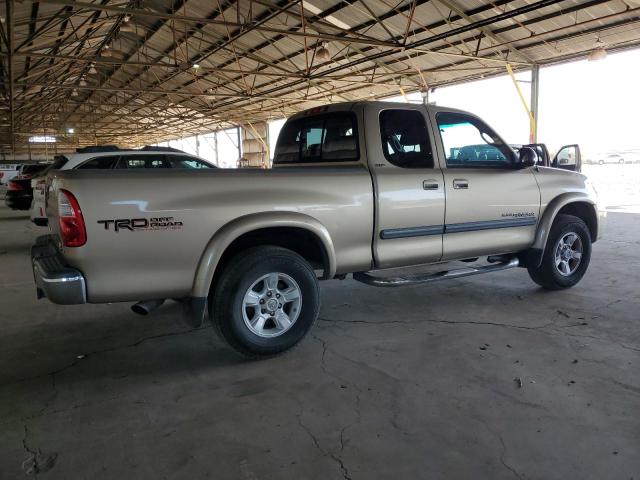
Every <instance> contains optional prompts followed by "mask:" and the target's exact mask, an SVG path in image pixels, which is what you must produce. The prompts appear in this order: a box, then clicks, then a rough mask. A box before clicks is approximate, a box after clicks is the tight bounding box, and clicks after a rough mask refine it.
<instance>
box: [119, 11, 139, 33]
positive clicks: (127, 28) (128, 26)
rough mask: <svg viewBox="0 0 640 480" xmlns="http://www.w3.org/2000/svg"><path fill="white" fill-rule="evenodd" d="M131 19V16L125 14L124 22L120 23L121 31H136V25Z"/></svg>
mask: <svg viewBox="0 0 640 480" xmlns="http://www.w3.org/2000/svg"><path fill="white" fill-rule="evenodd" d="M129 20H131V17H130V16H129V15H125V16H124V17H123V18H122V23H121V24H120V31H121V32H132V33H133V32H135V31H136V29H135V27H134V26H133V25H132V24H131V22H130V21H129Z"/></svg>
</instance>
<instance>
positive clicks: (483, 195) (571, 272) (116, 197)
mask: <svg viewBox="0 0 640 480" xmlns="http://www.w3.org/2000/svg"><path fill="white" fill-rule="evenodd" d="M273 163H274V168H273V169H270V170H219V169H217V170H211V171H209V170H201V171H190V170H185V171H176V170H171V169H166V170H163V169H157V170H153V171H149V170H139V171H127V170H123V171H110V172H108V173H105V172H103V171H97V170H96V171H94V170H69V171H58V172H52V173H51V174H50V175H49V186H48V188H47V213H48V216H49V218H50V219H51V221H50V222H49V225H50V228H51V230H52V233H51V235H47V236H44V237H40V238H39V239H38V240H37V242H36V245H34V247H33V249H32V261H33V269H34V275H35V282H36V286H37V292H38V296H39V297H45V296H46V297H48V298H49V299H50V300H51V301H52V302H55V303H59V304H78V303H85V302H90V303H102V302H126V301H132V302H137V303H136V304H135V305H134V306H133V309H134V311H137V312H138V313H147V312H148V311H150V310H151V309H153V308H154V307H156V306H158V305H160V304H161V303H162V302H163V301H164V299H168V298H170V299H174V300H179V301H181V302H183V304H184V306H185V315H186V318H187V319H188V321H189V322H190V323H191V324H192V325H195V326H197V325H200V324H201V323H202V322H203V320H204V319H205V318H206V317H208V318H210V319H211V320H212V321H213V323H214V325H216V326H217V328H218V330H219V332H220V333H221V335H222V337H223V338H224V339H225V340H226V341H227V342H228V343H229V344H230V345H231V346H232V347H233V348H235V349H236V350H238V351H239V352H241V353H243V354H245V355H248V356H252V357H259V356H268V355H273V354H276V353H279V352H281V351H284V350H286V349H288V348H290V347H292V346H293V345H295V344H296V343H297V342H299V341H300V340H301V339H302V338H303V337H304V336H305V334H306V333H307V332H308V330H309V329H310V328H311V326H312V325H313V323H314V321H315V320H316V318H317V316H318V311H319V308H320V303H319V295H318V292H319V289H318V279H319V278H320V279H332V278H344V277H345V275H347V274H353V278H354V279H355V280H358V281H361V282H365V283H367V284H371V285H375V286H381V287H395V286H401V285H415V284H420V283H429V282H433V281H436V280H443V279H447V278H457V277H461V276H465V275H473V274H478V273H485V272H492V271H497V270H504V269H507V268H512V267H517V266H521V267H526V268H527V269H528V272H529V275H530V276H531V278H532V279H533V280H534V281H535V282H536V283H538V284H539V285H541V286H543V287H545V288H549V289H562V288H567V287H571V286H573V285H575V284H576V283H577V282H578V281H580V279H581V278H582V276H583V275H584V274H585V272H586V270H587V267H588V265H589V260H590V256H591V244H592V243H593V242H595V241H596V240H597V239H598V238H599V237H600V235H601V231H602V220H603V217H604V212H602V211H601V210H600V209H599V208H598V203H597V198H596V193H595V191H594V189H593V187H592V186H591V183H590V182H589V180H588V179H587V177H585V176H584V175H582V174H579V173H575V172H569V171H566V170H561V169H556V168H547V167H541V166H539V165H537V164H536V154H535V151H534V150H533V149H530V148H527V147H522V148H521V149H520V151H519V154H518V155H516V154H515V153H514V151H513V150H512V149H511V148H510V147H509V146H508V145H507V144H506V143H505V142H504V141H503V140H502V139H501V138H500V137H499V136H498V135H497V134H496V133H495V132H494V131H493V130H492V129H491V128H490V127H489V126H488V125H487V124H486V123H485V122H483V121H482V120H481V119H480V118H478V117H476V116H474V115H472V114H469V113H466V112H463V111H459V110H453V109H448V108H442V107H435V106H423V105H408V104H394V103H382V102H358V103H343V104H335V105H329V106H325V107H320V108H315V109H312V110H308V111H305V112H302V113H299V114H297V115H295V116H293V117H291V118H290V119H289V120H288V121H287V122H286V124H285V125H284V128H283V130H282V132H281V133H280V136H279V138H278V143H277V147H276V150H275V158H274V162H273ZM457 260H474V263H473V264H460V265H463V266H462V268H452V267H453V266H454V265H455V264H452V263H451V262H453V261H457ZM425 264H432V265H435V266H437V267H438V266H439V268H437V271H436V272H431V273H429V274H412V275H404V276H403V275H400V276H398V274H397V273H396V274H394V275H390V274H388V273H387V272H386V271H385V270H387V269H391V268H393V269H394V271H395V272H397V268H398V267H410V266H416V265H425ZM464 265H469V266H466V267H465V266H464Z"/></svg>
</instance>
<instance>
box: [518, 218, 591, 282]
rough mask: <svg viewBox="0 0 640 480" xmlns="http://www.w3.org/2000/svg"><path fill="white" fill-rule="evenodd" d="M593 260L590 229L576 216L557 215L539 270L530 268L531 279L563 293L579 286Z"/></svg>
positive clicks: (531, 266)
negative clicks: (563, 290)
mask: <svg viewBox="0 0 640 480" xmlns="http://www.w3.org/2000/svg"><path fill="white" fill-rule="evenodd" d="M590 260H591V234H590V233H589V229H588V228H587V225H586V224H585V223H584V222H583V221H582V220H581V219H580V218H578V217H574V216H573V215H558V217H557V218H556V219H555V221H554V223H553V226H552V227H551V230H550V232H549V237H548V238H547V244H546V246H545V249H544V255H543V256H542V262H541V264H540V265H539V266H536V265H530V266H529V267H527V269H528V271H529V276H530V277H531V279H532V280H533V281H534V282H536V283H537V284H538V285H540V286H541V287H544V288H546V289H548V290H561V289H563V288H569V287H573V286H574V285H575V284H576V283H578V282H579V281H580V280H581V279H582V277H583V276H584V274H585V272H586V271H587V267H588V266H589V261H590Z"/></svg>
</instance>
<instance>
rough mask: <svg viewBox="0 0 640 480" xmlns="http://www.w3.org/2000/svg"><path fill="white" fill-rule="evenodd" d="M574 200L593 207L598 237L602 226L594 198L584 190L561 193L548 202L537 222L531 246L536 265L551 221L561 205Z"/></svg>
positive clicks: (542, 251)
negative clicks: (534, 253) (534, 254)
mask: <svg viewBox="0 0 640 480" xmlns="http://www.w3.org/2000/svg"><path fill="white" fill-rule="evenodd" d="M576 202H581V203H587V204H589V205H591V207H592V208H593V213H594V215H595V218H596V220H597V223H598V224H597V231H598V234H597V236H598V237H599V236H600V232H601V230H602V227H601V224H600V222H601V218H600V215H599V212H598V207H597V204H596V202H595V200H594V199H593V198H591V197H590V196H589V195H588V194H587V193H585V192H567V193H562V194H560V195H558V196H557V197H555V198H554V199H553V200H551V201H550V202H549V204H548V205H547V207H546V208H545V209H544V213H543V214H542V217H541V218H540V222H538V228H537V230H536V238H535V242H534V243H533V245H532V247H531V248H532V250H533V251H534V252H536V254H537V255H536V259H535V261H536V262H537V264H538V265H539V264H540V262H541V261H542V256H543V255H544V250H545V246H546V244H547V238H548V237H549V231H550V230H551V226H552V225H553V222H554V220H555V219H556V216H557V215H558V213H559V212H560V210H562V208H563V207H565V206H566V205H568V204H570V203H576Z"/></svg>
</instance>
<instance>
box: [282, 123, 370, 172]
mask: <svg viewBox="0 0 640 480" xmlns="http://www.w3.org/2000/svg"><path fill="white" fill-rule="evenodd" d="M358 158H359V153H358V140H357V132H356V120H355V116H354V115H353V114H352V113H349V112H340V113H332V114H326V115H320V116H315V117H310V118H301V119H296V120H292V121H289V122H287V123H286V124H285V126H284V128H283V129H282V131H281V132H280V135H279V136H278V143H277V145H276V151H275V155H274V159H273V163H274V164H275V165H277V164H283V163H321V162H345V161H354V160H358Z"/></svg>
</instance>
